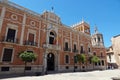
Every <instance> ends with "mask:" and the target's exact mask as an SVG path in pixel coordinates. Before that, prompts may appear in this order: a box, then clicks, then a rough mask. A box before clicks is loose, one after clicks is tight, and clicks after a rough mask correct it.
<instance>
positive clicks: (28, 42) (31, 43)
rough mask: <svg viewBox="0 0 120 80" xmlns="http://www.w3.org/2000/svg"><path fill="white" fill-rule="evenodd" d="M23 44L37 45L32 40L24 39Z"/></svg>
mask: <svg viewBox="0 0 120 80" xmlns="http://www.w3.org/2000/svg"><path fill="white" fill-rule="evenodd" d="M24 45H30V46H37V43H36V42H33V41H24Z"/></svg>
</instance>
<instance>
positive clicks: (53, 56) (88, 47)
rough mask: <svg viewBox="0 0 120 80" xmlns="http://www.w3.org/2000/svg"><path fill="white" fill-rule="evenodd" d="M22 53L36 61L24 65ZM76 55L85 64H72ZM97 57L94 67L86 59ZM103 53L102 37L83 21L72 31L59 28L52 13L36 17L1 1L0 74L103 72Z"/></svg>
mask: <svg viewBox="0 0 120 80" xmlns="http://www.w3.org/2000/svg"><path fill="white" fill-rule="evenodd" d="M23 51H28V52H33V53H34V54H36V55H37V60H36V61H33V62H31V63H28V64H27V67H24V62H23V61H22V60H21V59H20V58H19V56H18V55H19V53H21V52H23ZM76 54H85V55H86V59H87V61H86V62H85V63H82V64H79V63H75V62H74V56H75V55H76ZM91 55H96V56H98V57H99V58H100V62H99V63H96V64H94V67H93V63H91V61H90V60H89V56H91ZM106 62H107V61H106V52H105V47H104V42H103V37H102V34H100V33H98V32H97V30H95V33H94V34H93V35H91V34H90V25H89V24H88V23H86V22H84V21H81V22H80V23H79V24H75V25H73V26H72V27H69V26H66V25H64V24H62V22H61V21H60V17H58V16H57V15H56V14H55V13H54V12H48V11H45V12H44V13H43V14H38V13H35V12H33V11H31V10H29V9H26V8H24V7H22V6H19V5H17V4H15V3H12V2H9V1H7V0H0V74H4V73H23V71H24V68H25V70H26V72H46V71H53V72H66V71H81V70H93V69H106V66H107V63H106Z"/></svg>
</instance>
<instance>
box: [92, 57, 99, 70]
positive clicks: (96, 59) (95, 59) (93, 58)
mask: <svg viewBox="0 0 120 80" xmlns="http://www.w3.org/2000/svg"><path fill="white" fill-rule="evenodd" d="M91 61H92V63H93V68H94V64H95V63H98V62H99V61H100V59H99V58H98V57H97V56H92V57H91Z"/></svg>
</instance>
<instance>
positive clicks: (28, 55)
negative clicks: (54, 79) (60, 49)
mask: <svg viewBox="0 0 120 80" xmlns="http://www.w3.org/2000/svg"><path fill="white" fill-rule="evenodd" d="M19 58H21V59H22V61H24V63H25V67H26V64H27V63H28V62H32V61H35V60H36V58H37V55H36V54H34V53H32V52H27V51H24V52H22V53H20V55H19ZM24 74H25V68H24Z"/></svg>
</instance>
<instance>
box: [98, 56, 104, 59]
mask: <svg viewBox="0 0 120 80" xmlns="http://www.w3.org/2000/svg"><path fill="white" fill-rule="evenodd" d="M97 57H99V58H102V59H103V58H106V57H105V56H97Z"/></svg>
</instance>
